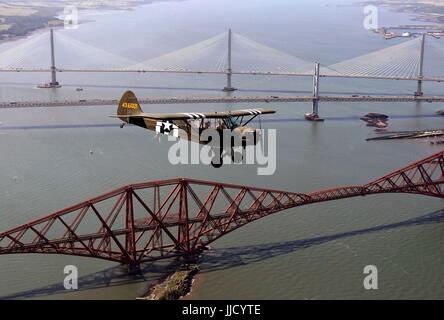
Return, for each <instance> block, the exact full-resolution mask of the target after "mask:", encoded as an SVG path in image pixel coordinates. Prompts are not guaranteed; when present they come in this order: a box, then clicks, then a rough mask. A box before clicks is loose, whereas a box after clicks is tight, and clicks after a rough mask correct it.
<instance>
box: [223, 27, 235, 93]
mask: <svg viewBox="0 0 444 320" xmlns="http://www.w3.org/2000/svg"><path fill="white" fill-rule="evenodd" d="M231 37H232V34H231V29H230V30H228V69H227V85H226V86H225V88H224V89H223V91H225V92H231V91H236V90H237V89H236V88H234V87H233V86H232V82H231V80H232V76H233V70H232V68H231V41H232V39H231Z"/></svg>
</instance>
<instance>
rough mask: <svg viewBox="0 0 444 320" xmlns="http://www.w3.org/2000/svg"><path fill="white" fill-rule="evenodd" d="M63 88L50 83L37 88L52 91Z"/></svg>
mask: <svg viewBox="0 0 444 320" xmlns="http://www.w3.org/2000/svg"><path fill="white" fill-rule="evenodd" d="M61 87H62V86H61V85H59V84H58V83H57V84H51V83H48V82H45V83H41V84H39V85H37V88H39V89H51V88H61Z"/></svg>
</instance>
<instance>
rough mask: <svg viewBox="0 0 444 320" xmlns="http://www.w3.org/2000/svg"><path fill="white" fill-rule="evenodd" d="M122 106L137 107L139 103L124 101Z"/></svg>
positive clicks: (127, 107)
mask: <svg viewBox="0 0 444 320" xmlns="http://www.w3.org/2000/svg"><path fill="white" fill-rule="evenodd" d="M122 107H123V108H125V109H137V108H139V105H138V104H137V103H129V102H124V103H122Z"/></svg>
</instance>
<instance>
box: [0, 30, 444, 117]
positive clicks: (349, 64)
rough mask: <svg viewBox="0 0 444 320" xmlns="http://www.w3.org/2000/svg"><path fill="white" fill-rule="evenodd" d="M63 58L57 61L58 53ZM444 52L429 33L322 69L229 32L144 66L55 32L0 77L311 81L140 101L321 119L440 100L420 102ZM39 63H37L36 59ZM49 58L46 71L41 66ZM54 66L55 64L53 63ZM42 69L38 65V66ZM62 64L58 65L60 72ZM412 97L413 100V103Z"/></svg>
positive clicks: (21, 50)
mask: <svg viewBox="0 0 444 320" xmlns="http://www.w3.org/2000/svg"><path fill="white" fill-rule="evenodd" d="M58 52H60V53H59V54H58V55H57V56H56V53H58ZM443 54H444V46H443V45H442V44H441V43H439V42H438V41H437V40H433V41H426V35H423V36H422V37H418V38H413V39H410V40H407V41H405V42H402V43H399V44H396V45H394V46H391V47H388V48H384V49H381V50H378V51H376V52H372V53H369V54H365V55H363V56H360V57H356V58H352V59H348V60H346V61H342V62H339V63H335V64H331V65H324V64H320V63H318V62H310V61H307V60H304V59H301V58H298V57H295V56H293V55H290V54H288V53H284V52H282V51H279V50H276V49H273V48H271V47H269V46H266V45H263V44H261V43H258V42H256V41H254V40H251V39H249V38H247V37H244V36H242V35H239V34H237V33H234V32H232V31H231V30H229V31H228V32H225V33H222V34H220V35H217V36H215V37H213V38H210V39H207V40H205V41H202V42H199V43H196V44H193V45H190V46H188V47H186V48H183V49H179V50H176V51H173V52H170V53H167V54H164V55H161V56H159V57H155V58H150V59H147V60H145V61H142V62H134V61H132V60H131V59H127V58H124V57H121V56H119V55H116V54H113V53H110V52H107V51H105V50H103V49H100V48H97V47H94V46H92V45H90V44H86V43H83V42H80V41H78V40H76V39H73V38H71V37H68V36H67V35H66V34H64V33H63V32H58V33H57V34H55V33H54V31H53V30H52V29H51V30H50V32H49V39H48V35H47V34H42V35H39V36H36V37H33V38H31V39H29V40H27V41H25V42H23V43H21V44H20V45H18V46H15V47H12V48H10V49H8V50H6V51H4V52H0V72H4V73H11V72H31V73H34V72H38V73H41V72H43V73H49V74H50V75H51V81H50V82H49V83H48V84H47V85H46V86H45V87H48V88H58V87H60V86H61V85H60V83H59V82H58V80H57V75H58V74H59V73H172V74H213V75H223V76H225V77H226V85H225V87H224V88H223V90H224V91H235V90H236V88H235V87H234V85H233V79H232V77H233V75H249V76H288V77H309V78H313V93H312V94H311V95H310V96H298V97H275V98H274V100H273V99H271V100H270V97H226V98H223V97H222V98H220V97H214V98H212V97H210V98H208V97H206V98H198V97H184V98H151V99H142V100H144V101H146V103H168V104H174V103H218V102H221V103H226V102H268V101H277V102H312V107H313V110H312V111H313V112H312V113H313V114H314V115H316V116H317V115H318V114H319V107H318V106H319V102H320V101H325V102H328V101H337V102H340V101H345V102H347V101H368V102H383V101H385V102H405V101H429V102H442V101H443V100H444V97H425V99H423V98H424V93H423V83H424V82H443V81H444V70H443V69H444V66H443V64H442V56H443ZM36 57H39V58H41V59H36ZM44 57H48V58H49V61H50V65H49V67H48V66H45V65H41V64H42V61H44V60H45V59H44ZM56 62H57V65H56ZM39 64H40V65H39ZM60 66H62V67H60ZM321 78H344V79H374V80H404V81H415V82H416V84H417V86H416V87H417V88H416V91H415V92H414V95H412V96H407V95H405V96H385V97H384V96H355V95H353V96H341V95H338V96H321V95H320V88H319V85H320V79H321ZM415 97H416V98H415ZM114 103H115V100H112V99H109V100H105V99H93V100H87V101H85V100H77V101H75V100H72V101H50V102H48V103H46V102H44V103H35V102H32V101H28V102H27V101H23V102H20V103H17V104H16V103H12V104H11V103H8V102H2V103H1V104H0V107H3V108H9V107H16V106H17V105H19V106H22V107H25V106H30V107H36V106H44V105H48V106H61V105H66V106H70V105H105V104H114Z"/></svg>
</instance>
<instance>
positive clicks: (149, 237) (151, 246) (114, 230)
mask: <svg viewBox="0 0 444 320" xmlns="http://www.w3.org/2000/svg"><path fill="white" fill-rule="evenodd" d="M443 185H444V151H442V152H439V153H437V154H434V155H432V156H430V157H428V158H425V159H423V160H420V161H418V162H416V163H413V164H411V165H409V166H407V167H405V168H402V169H399V170H396V171H394V172H393V173H391V174H389V175H386V176H384V177H382V178H380V179H377V180H375V181H372V182H370V183H368V184H366V185H361V186H345V187H338V188H334V189H328V190H322V191H318V192H312V193H307V194H302V193H295V192H287V191H280V190H273V189H263V188H256V187H248V186H242V185H234V184H228V183H217V182H211V181H203V180H196V179H187V178H177V179H170V180H159V181H152V182H145V183H138V184H132V185H127V186H124V187H121V188H118V189H116V190H114V191H111V192H108V193H106V194H103V195H101V196H98V197H96V198H92V199H90V200H87V201H84V202H81V203H79V204H76V205H74V206H72V207H69V208H66V209H63V210H61V211H58V212H55V213H53V214H50V215H48V216H45V217H43V218H40V219H37V220H34V221H31V222H29V223H26V224H24V225H21V226H18V227H15V228H13V229H11V230H8V231H6V232H3V233H1V234H0V254H1V255H6V254H23V253H43V254H64V255H75V256H84V257H91V258H97V259H103V260H109V261H114V262H119V263H122V264H126V265H128V266H129V267H137V266H138V265H139V264H140V263H143V262H151V261H156V260H160V259H166V258H171V257H178V256H182V257H187V256H194V255H196V254H198V253H201V252H202V251H203V250H204V249H205V248H206V247H207V246H208V245H209V244H211V243H212V242H214V241H216V240H217V239H219V238H221V237H223V236H224V235H226V234H228V233H230V232H232V231H234V230H236V229H239V228H240V227H242V226H244V225H246V224H248V223H251V222H253V221H256V220H258V219H261V218H263V217H266V216H269V215H271V214H274V213H277V212H280V211H283V210H287V209H290V208H295V207H299V206H303V205H308V204H315V203H319V202H326V201H333V200H338V199H345V198H352V197H358V196H367V195H373V194H382V193H408V194H419V195H425V196H431V197H437V198H441V199H444V191H443Z"/></svg>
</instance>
